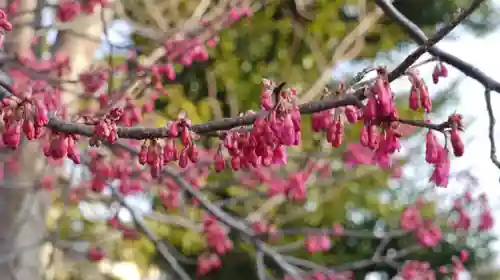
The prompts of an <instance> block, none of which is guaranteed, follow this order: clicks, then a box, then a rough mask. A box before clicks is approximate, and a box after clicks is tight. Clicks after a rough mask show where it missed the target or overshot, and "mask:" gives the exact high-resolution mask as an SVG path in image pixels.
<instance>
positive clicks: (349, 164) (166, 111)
mask: <svg viewBox="0 0 500 280" xmlns="http://www.w3.org/2000/svg"><path fill="white" fill-rule="evenodd" d="M40 1H42V2H44V3H45V4H44V5H46V6H47V7H46V8H44V9H42V14H41V22H42V24H41V25H42V27H40V28H41V29H45V30H47V41H46V42H45V44H46V45H47V46H51V45H52V44H54V42H55V41H56V39H57V36H58V33H59V32H60V30H61V28H60V26H58V22H57V21H56V20H55V18H56V16H55V12H54V7H56V6H57V4H58V3H57V2H54V1H51V0H40ZM116 1H118V2H119V3H117V2H113V4H112V7H113V8H116V12H115V13H114V15H113V19H112V20H110V21H109V25H108V26H107V27H106V31H105V32H100V34H99V36H100V45H99V47H98V49H97V51H96V52H95V55H94V56H95V59H96V60H97V61H101V62H103V63H109V62H110V61H111V62H112V63H113V64H114V65H119V64H122V63H125V62H126V61H127V59H128V58H129V57H130V54H131V50H135V51H132V52H135V53H136V54H137V56H138V59H139V60H140V59H142V58H143V57H145V56H146V55H147V54H148V53H150V52H151V51H152V50H154V49H155V48H156V47H158V45H159V44H160V43H159V42H158V41H157V40H155V39H154V38H155V37H156V38H158V36H162V35H163V34H171V33H169V32H173V31H172V30H174V31H175V29H176V28H180V27H179V26H181V25H180V23H186V21H188V20H189V18H190V16H192V15H193V14H196V13H205V12H204V11H203V7H205V10H208V11H212V10H211V9H215V8H214V7H217V6H218V5H220V2H222V1H213V0H212V1H211V0H168V1H162V0H116ZM469 2H470V1H469V0H440V1H436V0H396V1H394V5H395V6H396V7H397V8H398V9H399V10H400V11H401V12H402V13H404V14H405V15H406V16H407V17H409V18H410V19H411V20H412V21H413V22H415V23H416V24H417V25H419V26H420V27H421V28H422V29H424V30H425V31H426V32H427V34H432V33H433V32H434V31H435V30H436V29H437V28H438V27H439V26H441V25H442V24H443V23H445V22H446V21H447V20H448V19H449V18H450V16H451V15H452V14H453V13H454V12H455V11H456V10H457V7H466V6H467V5H468V4H469ZM245 3H246V2H245ZM247 4H249V6H251V7H255V11H254V14H253V16H252V17H251V18H249V19H243V20H241V21H239V22H236V23H234V24H233V25H231V26H230V27H228V28H225V29H224V30H223V31H222V32H221V33H219V36H218V38H217V40H218V43H217V44H216V45H215V46H214V47H211V48H209V55H210V58H209V59H208V60H207V61H203V62H194V63H193V64H192V65H191V66H190V67H181V66H180V65H175V67H176V71H177V75H176V77H175V79H171V80H169V79H165V80H163V81H162V82H163V85H164V87H165V90H166V91H167V92H168V95H161V97H160V98H159V99H158V100H156V102H155V104H154V105H155V106H154V110H155V111H156V115H155V117H154V118H151V120H149V119H148V120H147V121H148V122H150V123H149V124H151V125H162V124H164V123H165V122H166V120H168V119H172V118H175V116H176V115H177V113H178V112H179V110H180V109H183V110H185V111H186V112H187V114H188V116H189V117H190V119H192V120H193V122H194V123H200V122H205V121H208V120H211V119H217V118H222V117H230V116H236V115H238V114H239V113H240V112H244V111H246V110H250V109H253V110H256V109H257V108H258V106H259V105H258V104H259V98H260V92H261V81H262V78H263V77H269V78H272V79H274V80H275V81H278V82H279V81H286V82H287V84H288V85H289V86H293V87H296V88H297V89H298V92H299V95H298V97H299V100H300V103H304V102H308V101H311V100H315V99H319V97H320V93H321V91H318V90H314V89H317V88H320V89H321V88H323V87H324V86H327V87H330V88H336V87H337V86H338V84H339V83H341V82H344V81H348V80H349V79H351V78H352V77H353V76H355V75H356V74H357V73H359V72H361V71H363V69H366V68H367V67H371V66H378V65H387V66H388V67H389V69H390V68H391V66H394V65H397V63H399V62H400V61H402V60H403V59H404V58H405V57H406V55H408V54H409V53H410V52H411V51H412V50H414V49H415V48H416V45H415V44H414V43H413V42H412V41H411V40H410V39H409V38H408V36H407V35H406V33H405V32H404V31H403V30H402V29H401V28H400V27H398V26H397V25H395V24H393V23H391V21H390V20H389V19H388V18H385V17H384V16H382V17H381V18H380V19H379V20H376V21H375V23H374V24H373V23H371V24H369V26H363V25H366V22H370V21H369V18H370V17H371V16H373V15H372V14H373V10H374V7H375V4H374V1H371V0H338V1H330V0H317V1H313V0H300V1H299V0H282V1H278V0H268V1H265V2H258V1H255V3H254V1H248V3H247ZM200 7H201V8H200ZM499 11H500V1H498V0H494V1H489V2H488V4H487V5H483V6H482V8H481V9H480V10H479V11H478V12H476V13H475V14H474V15H473V16H472V17H470V18H469V19H468V20H467V21H466V22H465V23H464V24H463V25H461V26H460V27H459V28H457V29H456V30H455V31H454V32H452V34H451V35H450V36H448V37H446V39H445V40H443V41H442V42H440V43H438V46H439V47H441V48H442V49H443V50H445V51H447V52H450V53H452V54H454V55H456V56H458V57H460V58H462V59H463V60H465V61H467V62H470V63H472V64H474V65H475V66H476V67H477V68H479V69H481V70H482V71H484V72H485V73H486V74H488V75H490V76H491V77H493V78H495V79H497V80H500V71H499V70H498V69H499V68H498V67H500V55H498V51H497V49H498V48H499V47H500V26H499V23H500V16H499V15H500V14H499ZM367 19H368V20H367ZM188 23H189V22H188ZM360 30H361V31H360ZM427 58H428V57H427V56H424V57H422V59H421V60H425V59H427ZM434 67H435V64H434V63H428V64H426V65H424V66H422V67H420V68H419V69H420V73H421V75H422V77H424V79H426V80H427V81H428V86H429V90H430V92H431V93H432V96H433V100H434V104H435V108H436V109H435V110H434V112H433V113H432V114H431V115H430V117H429V118H430V119H431V120H436V121H437V122H441V121H444V120H445V119H446V118H447V116H448V115H450V114H451V113H453V112H458V113H461V114H463V115H464V116H465V120H466V130H465V131H466V132H465V134H464V135H465V139H466V152H465V155H464V157H462V158H460V159H454V160H453V161H452V174H453V175H452V177H453V179H452V181H451V183H450V185H449V186H448V188H446V189H444V188H435V187H434V186H433V185H432V184H431V183H429V182H428V178H429V177H430V172H431V168H430V167H429V166H428V165H427V164H426V163H425V161H424V156H423V155H424V147H423V145H422V143H423V139H424V133H425V131H423V130H422V131H420V130H415V131H412V133H409V134H408V135H407V137H406V138H405V143H404V144H403V145H402V146H403V149H402V151H401V152H400V153H398V161H397V165H395V166H394V167H393V168H390V169H380V168H378V167H375V166H370V165H365V164H363V160H361V159H354V160H352V159H351V160H346V158H349V157H350V158H352V157H353V156H354V157H355V155H356V153H357V152H356V149H357V146H356V145H357V143H358V140H357V139H358V136H359V127H350V128H348V129H347V130H346V141H345V144H344V145H342V147H341V148H339V149H332V148H329V147H324V145H323V144H322V141H321V137H322V136H321V135H315V134H313V133H312V131H307V129H309V130H310V125H309V124H310V118H307V117H306V118H305V119H304V120H303V121H304V123H305V125H304V127H305V128H304V131H303V132H302V136H303V144H302V145H301V146H300V147H297V148H293V149H291V151H290V152H289V164H287V165H286V167H284V168H283V170H280V171H279V172H284V173H287V172H288V173H290V172H293V171H294V170H299V169H300V168H302V167H303V166H304V164H305V163H306V162H307V159H310V158H317V159H318V160H321V161H322V162H325V163H326V164H327V165H328V166H329V170H328V171H327V174H326V175H325V176H324V177H323V178H322V179H321V180H319V179H318V180H317V182H316V181H313V182H312V183H311V186H310V193H309V198H308V201H307V202H306V203H305V204H304V205H300V206H297V205H292V204H291V203H290V204H289V203H288V202H286V203H282V204H279V205H276V206H275V207H274V208H273V209H272V210H271V211H269V213H268V217H269V218H270V219H272V220H273V221H274V222H275V223H276V224H278V225H280V226H282V227H290V228H298V227H321V226H330V225H331V224H332V223H343V224H348V225H350V227H351V228H355V229H357V230H362V231H368V232H376V231H377V230H379V229H380V228H384V227H385V226H386V225H390V224H394V223H397V221H398V219H399V215H400V213H401V211H402V210H403V209H404V208H405V207H406V206H407V205H408V204H410V203H412V202H414V201H415V199H416V197H419V196H423V197H425V199H426V204H425V205H426V206H425V207H426V212H427V215H429V216H436V217H438V216H440V215H441V213H446V212H449V209H450V208H451V207H452V205H453V202H454V199H456V198H458V197H460V196H462V195H463V194H464V192H465V191H466V190H471V189H472V190H474V191H475V192H478V193H481V192H484V193H486V195H487V196H488V197H489V200H490V203H491V205H492V207H493V212H494V213H495V218H496V219H499V218H500V216H499V215H498V214H499V213H500V212H499V211H498V210H500V208H499V207H500V204H499V203H500V201H499V198H500V184H499V183H500V172H499V170H498V169H497V168H496V167H495V166H494V165H493V164H492V163H491V162H490V159H489V142H488V137H487V136H488V129H487V126H488V119H487V115H486V111H485V104H484V100H483V97H482V94H483V89H482V87H481V85H480V84H478V83H477V82H475V81H474V80H471V79H470V78H467V77H465V76H464V75H463V74H461V73H459V72H458V71H456V70H455V69H452V68H451V67H449V72H450V75H449V77H448V78H447V79H445V80H443V81H442V82H441V81H440V83H439V84H437V85H435V84H433V83H432V82H431V75H432V71H433V69H434ZM369 78H370V76H367V77H366V79H369ZM125 79H126V77H123V76H119V75H117V78H116V84H120V83H123V82H124V80H125ZM409 89H410V84H409V83H408V82H407V81H406V79H404V78H401V79H399V80H397V81H396V82H395V83H394V85H393V90H394V91H395V92H396V93H397V96H398V99H397V102H398V107H399V110H400V112H401V115H402V116H403V117H405V118H408V119H423V114H421V113H416V112H413V111H410V109H408V105H407V104H408V101H407V96H408V92H409ZM492 103H493V106H494V107H498V106H500V99H499V98H498V96H495V95H494V96H493V101H492ZM496 132H498V130H497V131H496ZM497 134H498V133H497ZM206 145H207V146H210V145H211V143H210V142H207V143H206ZM65 168H66V173H67V174H77V175H72V176H71V180H70V181H69V182H67V184H69V185H71V186H78V185H80V184H82V182H84V181H85V178H86V177H85V176H87V175H85V170H83V169H82V168H80V167H76V166H74V165H73V164H72V163H69V162H67V163H65ZM78 174H79V175H78ZM186 176H187V177H186V178H187V179H190V180H192V179H193V178H188V177H189V176H188V175H186ZM241 176H243V175H238V176H236V175H234V174H232V172H231V171H225V172H222V173H220V174H214V175H210V176H209V177H208V178H207V180H206V182H203V185H204V189H205V190H207V193H209V194H210V196H211V197H212V198H213V200H214V201H223V200H225V199H230V198H232V197H233V198H234V197H240V196H242V197H243V196H244V195H247V193H246V190H245V183H242V180H241ZM108 193H109V192H108ZM57 194H58V193H57ZM207 195H208V194H207ZM105 197H106V194H105V195H104V198H102V199H103V200H106V198H105ZM126 200H127V201H128V202H129V204H130V205H131V206H133V208H134V209H135V211H136V212H137V213H139V214H140V215H141V216H142V217H143V218H144V219H145V220H146V221H147V223H148V226H149V227H150V228H151V229H152V230H153V231H154V232H155V233H156V234H157V235H158V236H160V237H161V238H162V239H164V240H166V241H167V240H168V241H169V243H171V244H173V245H174V246H175V247H176V248H177V249H178V251H179V252H182V254H183V255H184V256H186V257H185V262H184V265H185V267H186V269H188V270H189V271H190V273H195V269H196V267H195V266H194V265H193V260H196V256H197V254H198V253H199V252H200V250H201V249H202V248H203V244H202V243H201V242H200V241H199V240H200V239H201V237H200V235H199V234H198V233H196V232H195V231H192V230H189V229H188V228H185V227H179V226H176V225H175V223H176V222H175V221H174V222H169V221H171V220H175V219H176V217H180V216H181V215H180V214H178V213H176V212H172V211H169V210H168V209H166V208H165V207H163V205H162V202H161V201H160V200H159V199H158V197H157V196H155V195H153V194H151V193H149V192H148V193H139V194H137V195H133V196H127V197H126ZM262 203H264V200H262V199H260V198H258V197H256V198H255V200H250V201H248V203H245V205H229V206H227V209H225V210H228V211H232V213H233V212H234V213H245V212H248V211H249V210H248V209H255V208H256V207H257V206H256V205H260V204H262ZM48 213H49V214H48V218H47V223H48V227H49V229H51V228H52V229H55V228H57V229H59V230H60V233H61V239H64V240H70V241H72V242H74V245H73V246H75V248H76V249H75V250H76V251H83V250H85V249H84V248H87V247H88V246H89V245H88V244H89V240H90V242H95V241H96V240H100V241H99V242H100V244H102V246H104V247H106V248H107V250H108V254H107V256H106V259H105V260H104V261H102V262H101V263H100V264H98V265H96V264H92V263H88V262H86V261H85V260H82V258H81V257H80V256H78V254H73V253H70V252H66V251H64V250H61V251H60V252H58V253H57V254H55V253H54V251H55V250H56V249H55V248H52V247H51V246H50V245H45V247H44V248H45V249H44V250H45V251H46V252H48V253H47V256H50V259H51V261H50V266H48V268H47V279H61V280H62V279H79V280H80V279H82V280H83V279H92V280H95V279H123V280H146V279H148V280H153V279H165V280H167V279H175V278H171V277H172V275H171V271H170V270H169V268H168V266H167V265H166V264H165V263H164V262H163V261H162V259H161V257H159V256H158V255H157V252H156V251H155V250H154V246H152V244H151V243H150V242H149V241H148V240H147V239H145V238H141V239H140V240H137V241H124V240H123V239H121V238H114V237H113V236H114V235H113V231H112V230H110V229H109V228H108V227H106V221H107V219H109V218H110V217H111V216H112V214H113V211H112V207H110V206H109V204H108V203H106V202H103V201H100V200H99V199H94V200H90V199H89V200H85V201H80V202H78V203H72V204H69V205H66V204H65V203H64V199H62V198H61V196H57V195H54V196H53V203H52V204H51V206H50V210H49V211H48ZM119 217H120V219H122V220H123V221H124V222H130V221H131V216H130V213H129V211H128V210H126V209H120V215H119ZM169 219H170V220H169ZM447 222H448V221H447V220H443V225H445V224H446V223H447ZM499 233H500V226H495V230H494V231H492V232H491V233H490V234H487V233H477V234H471V235H470V236H468V237H467V238H458V237H457V236H458V235H457V234H456V233H455V232H452V231H450V230H449V232H446V238H444V240H443V242H441V243H440V244H439V246H437V247H435V248H432V249H425V250H424V249H422V250H419V251H417V252H415V253H412V254H410V255H408V256H407V257H406V258H407V259H408V260H409V259H418V260H427V261H429V262H430V263H431V264H432V266H433V267H435V268H438V267H439V266H441V265H445V264H448V263H449V262H450V260H451V256H453V255H457V253H458V252H460V250H463V249H467V250H469V251H470V254H471V258H470V260H469V261H468V262H466V268H467V271H468V273H467V274H464V275H462V276H463V277H465V278H464V279H470V278H472V279H485V280H487V279H488V280H489V279H492V280H493V279H500V258H499V257H498V250H500V243H498V242H497V241H496V239H497V236H498V234H499ZM105 237H106V238H105ZM108 237H109V238H108ZM103 240H104V241H103ZM297 240H299V242H300V237H299V236H290V237H288V236H287V237H286V240H285V241H284V242H288V243H294V242H296V241H297ZM333 242H334V243H333V248H332V250H330V251H329V252H326V253H321V254H314V255H312V256H308V257H307V258H309V259H311V260H312V261H314V262H317V263H320V264H323V263H324V264H327V263H328V264H342V263H348V262H354V261H357V260H363V259H366V258H369V257H370V255H371V254H372V252H373V251H374V250H375V249H376V248H377V246H378V245H379V244H378V242H381V241H380V240H361V239H356V238H345V239H338V240H334V241H333ZM391 242H393V243H391V245H389V246H388V247H390V248H393V249H396V250H397V249H398V248H402V247H403V246H404V244H406V243H408V242H409V240H408V239H407V238H406V237H401V239H400V240H399V239H396V240H393V241H391ZM82 248H83V249H82ZM296 254H297V255H298V256H302V257H304V256H306V255H304V253H301V252H298V253H296ZM301 254H302V255H301ZM183 258H184V257H183ZM223 262H224V263H225V265H224V266H223V268H222V269H221V270H219V271H217V272H216V273H214V274H211V275H209V276H206V277H205V278H203V279H221V280H232V279H240V280H247V279H248V280H254V279H256V276H255V272H254V263H253V261H252V260H251V259H250V257H249V255H248V254H246V253H245V250H244V248H240V249H239V250H235V251H234V252H231V253H230V254H229V255H228V256H226V257H225V258H224V260H223ZM401 262H404V260H401ZM92 271H93V272H92ZM396 273H397V269H395V268H394V267H391V266H389V265H373V266H369V267H366V268H364V269H361V270H358V271H356V274H355V277H356V279H364V278H368V279H390V278H392V277H393V276H395V275H396ZM372 277H373V278H372ZM20 280H25V279H20ZM26 280H28V279H26Z"/></svg>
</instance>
